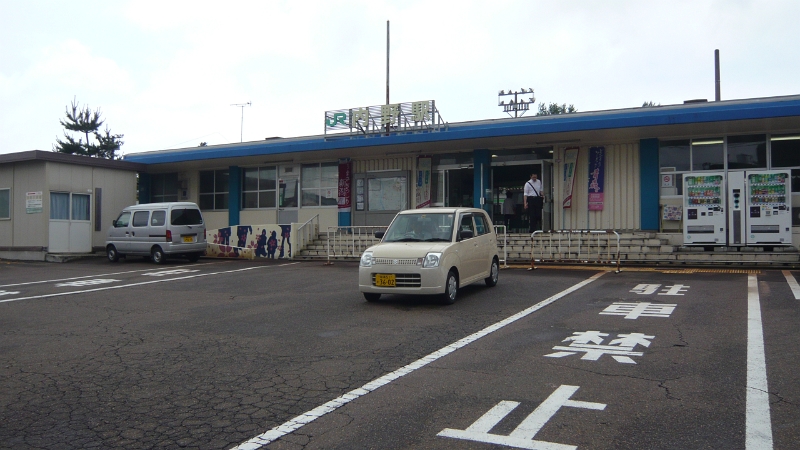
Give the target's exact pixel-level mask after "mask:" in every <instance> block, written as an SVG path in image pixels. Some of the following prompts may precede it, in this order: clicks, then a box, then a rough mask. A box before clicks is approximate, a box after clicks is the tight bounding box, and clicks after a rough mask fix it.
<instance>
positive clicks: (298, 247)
mask: <svg viewBox="0 0 800 450" xmlns="http://www.w3.org/2000/svg"><path fill="white" fill-rule="evenodd" d="M317 234H319V214H317V215H316V216H314V217H312V218H310V219H308V220H307V221H306V223H304V224H302V225H300V226H299V227H297V229H296V230H292V234H291V236H292V238H291V239H292V240H293V241H294V243H293V247H292V248H294V249H295V251H294V252H292V259H294V257H295V255H299V254H300V252H301V251H302V250H303V249H304V248H306V245H308V243H309V242H311V241H313V240H314V239H315V238H316V237H317Z"/></svg>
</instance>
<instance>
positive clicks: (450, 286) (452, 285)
mask: <svg viewBox="0 0 800 450" xmlns="http://www.w3.org/2000/svg"><path fill="white" fill-rule="evenodd" d="M457 294H458V275H456V271H455V270H453V269H450V272H448V273H447V281H446V282H445V284H444V295H442V303H444V304H446V305H452V304H453V303H455V302H456V295H457Z"/></svg>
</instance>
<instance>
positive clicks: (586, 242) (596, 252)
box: [531, 230, 620, 273]
mask: <svg viewBox="0 0 800 450" xmlns="http://www.w3.org/2000/svg"><path fill="white" fill-rule="evenodd" d="M615 238H616V251H612V247H613V246H614V243H613V241H612V240H613V239H615ZM619 238H620V236H619V233H617V232H616V231H614V230H550V231H534V232H533V233H531V269H536V261H537V258H536V255H537V249H538V255H539V258H538V261H539V262H540V263H543V262H580V263H596V264H616V267H617V268H616V272H617V273H619V265H620V248H619V240H620V239H619ZM545 244H546V245H545Z"/></svg>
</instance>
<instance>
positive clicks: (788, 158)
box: [770, 134, 800, 190]
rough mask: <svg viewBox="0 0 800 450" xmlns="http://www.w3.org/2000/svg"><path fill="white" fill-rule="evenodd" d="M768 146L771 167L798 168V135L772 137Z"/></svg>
mask: <svg viewBox="0 0 800 450" xmlns="http://www.w3.org/2000/svg"><path fill="white" fill-rule="evenodd" d="M770 145H771V146H772V150H771V153H772V167H800V134H794V135H789V136H787V135H784V136H780V135H773V136H772V137H770ZM793 190H794V189H793Z"/></svg>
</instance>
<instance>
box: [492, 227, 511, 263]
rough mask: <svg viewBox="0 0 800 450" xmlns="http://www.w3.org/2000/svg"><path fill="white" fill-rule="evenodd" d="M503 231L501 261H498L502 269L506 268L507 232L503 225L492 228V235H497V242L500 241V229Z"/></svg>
mask: <svg viewBox="0 0 800 450" xmlns="http://www.w3.org/2000/svg"><path fill="white" fill-rule="evenodd" d="M501 228H502V230H503V259H502V260H501V261H500V262H502V263H503V267H505V268H508V232H507V229H506V226H505V225H495V226H494V234H496V235H497V240H498V241H499V240H500V233H499V231H500V229H501Z"/></svg>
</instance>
